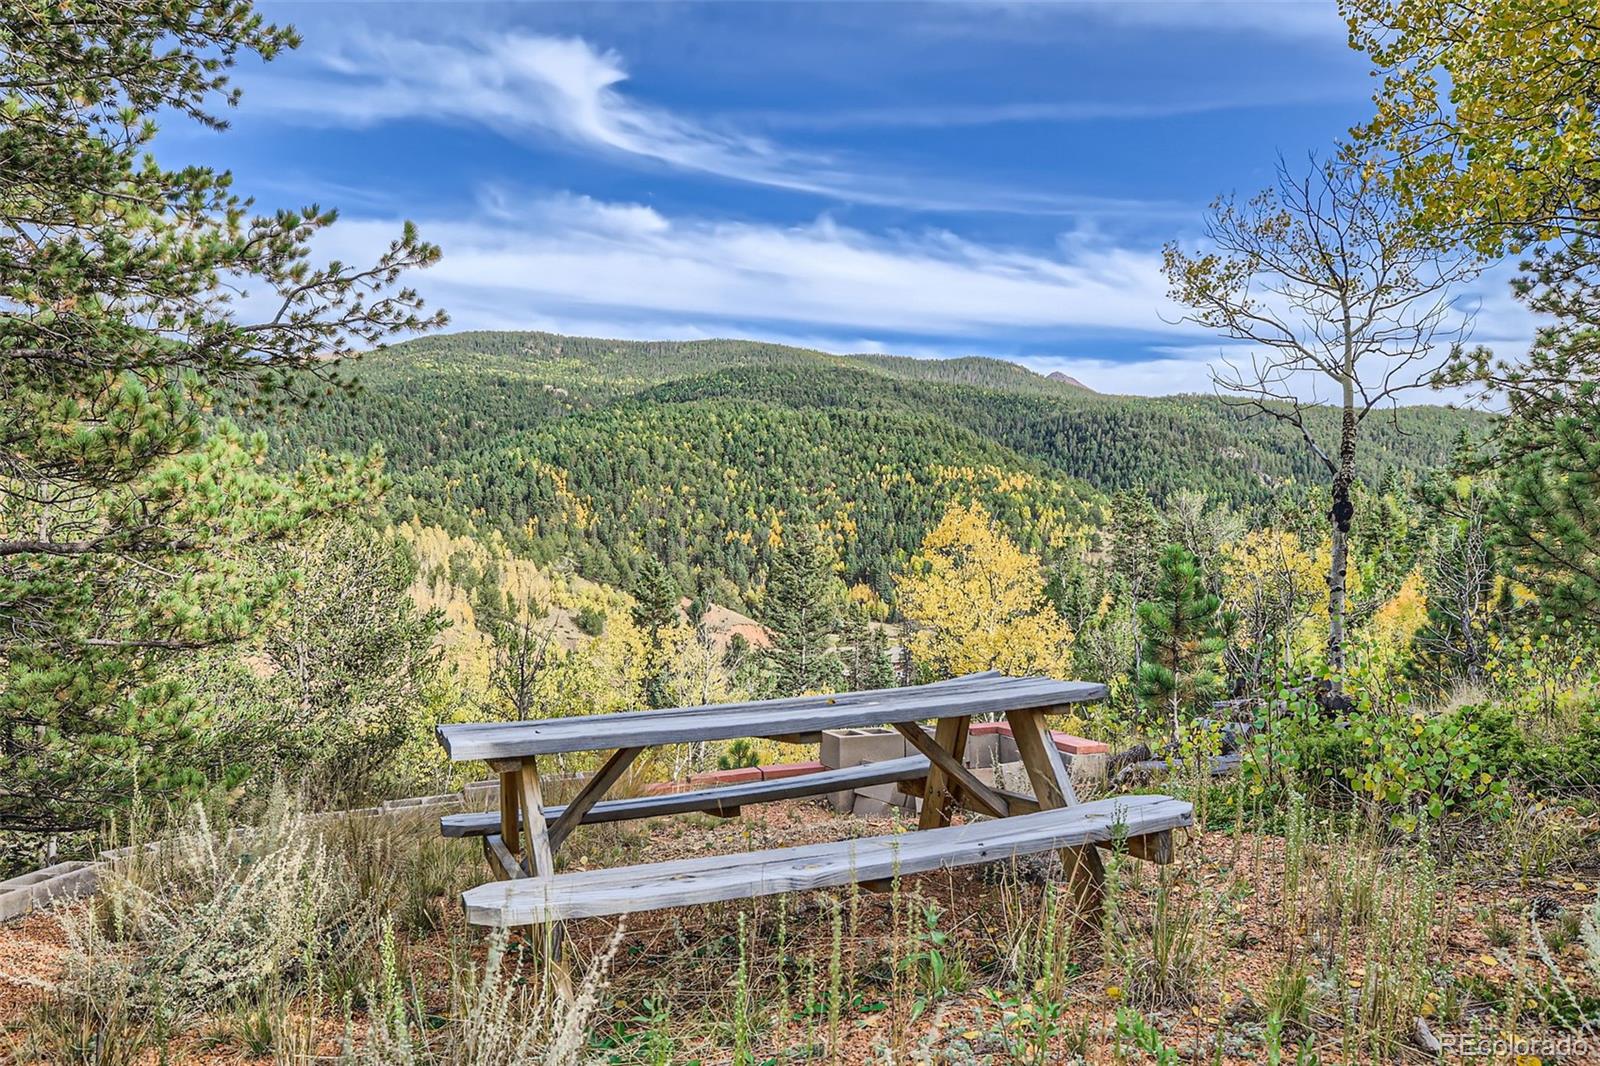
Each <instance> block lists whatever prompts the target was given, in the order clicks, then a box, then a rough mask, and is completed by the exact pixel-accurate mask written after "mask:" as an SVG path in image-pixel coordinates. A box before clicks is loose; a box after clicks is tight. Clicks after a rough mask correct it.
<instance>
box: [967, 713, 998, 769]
mask: <svg viewBox="0 0 1600 1066" xmlns="http://www.w3.org/2000/svg"><path fill="white" fill-rule="evenodd" d="M985 724H993V723H985ZM999 755H1000V734H999V731H998V730H986V731H985V732H982V733H979V732H978V731H977V727H976V726H974V727H973V731H972V733H971V734H969V735H968V737H967V750H966V753H965V754H964V755H963V756H962V759H961V761H962V762H963V763H964V764H966V765H967V766H968V767H979V766H993V765H994V764H995V763H997V762H999V761H1000V759H999Z"/></svg>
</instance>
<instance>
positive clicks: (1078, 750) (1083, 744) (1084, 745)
mask: <svg viewBox="0 0 1600 1066" xmlns="http://www.w3.org/2000/svg"><path fill="white" fill-rule="evenodd" d="M1050 737H1051V739H1052V740H1054V741H1055V742H1056V750H1057V751H1059V752H1062V753H1064V754H1066V755H1109V754H1110V753H1111V745H1109V744H1107V743H1105V742H1104V741H1100V740H1089V739H1087V738H1085V737H1075V736H1073V735H1072V734H1071V733H1058V732H1055V731H1054V730H1052V731H1051V733H1050Z"/></svg>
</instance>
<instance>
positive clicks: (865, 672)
mask: <svg viewBox="0 0 1600 1066" xmlns="http://www.w3.org/2000/svg"><path fill="white" fill-rule="evenodd" d="M839 640H840V646H841V651H842V653H843V655H844V659H845V664H844V666H845V681H846V683H847V684H848V685H849V687H850V688H851V689H852V690H854V691H858V692H859V691H862V690H865V689H876V688H892V687H894V683H895V676H894V662H893V661H892V660H891V659H890V658H889V638H888V637H886V636H885V635H884V632H883V629H882V627H880V626H875V625H873V624H872V619H871V618H869V617H868V616H867V612H866V609H865V608H864V607H862V606H861V605H859V604H852V605H851V606H850V607H849V608H847V609H846V610H845V612H844V619H843V621H842V623H841V626H840V633H839Z"/></svg>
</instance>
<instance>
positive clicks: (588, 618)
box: [577, 604, 606, 637]
mask: <svg viewBox="0 0 1600 1066" xmlns="http://www.w3.org/2000/svg"><path fill="white" fill-rule="evenodd" d="M577 623H578V631H579V632H580V633H584V634H586V635H588V636H591V637H598V636H599V635H600V634H601V633H604V632H605V631H606V612H605V610H604V609H603V608H600V607H595V606H593V605H592V604H584V605H583V606H582V607H579V608H578V615H577Z"/></svg>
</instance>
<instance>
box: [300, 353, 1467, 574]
mask: <svg viewBox="0 0 1600 1066" xmlns="http://www.w3.org/2000/svg"><path fill="white" fill-rule="evenodd" d="M353 373H354V377H355V378H356V380H357V382H358V383H359V386H360V387H359V388H358V389H357V390H356V391H355V392H353V393H351V394H348V395H343V394H341V395H335V396H333V397H330V398H329V399H328V400H327V401H326V402H325V403H324V404H322V405H321V406H320V407H318V408H317V409H315V410H313V411H310V412H301V413H299V414H298V415H297V416H296V417H295V419H294V420H293V421H292V423H276V424H271V425H269V426H268V429H269V431H270V432H271V433H272V434H273V435H275V436H276V438H277V439H276V440H275V441H274V444H275V449H274V450H275V452H277V453H278V454H280V455H281V456H282V457H283V459H284V460H285V461H289V462H293V461H297V460H298V459H299V458H301V457H302V456H304V455H306V454H308V453H310V452H313V451H318V450H330V451H362V450H365V449H366V448H368V447H369V446H371V445H373V444H381V445H382V446H383V447H384V449H385V450H386V452H387V454H388V461H389V469H390V471H391V472H392V473H393V474H394V475H395V477H396V481H397V484H396V488H395V490H394V491H393V492H391V493H390V495H389V500H388V506H389V507H390V508H391V509H392V510H393V511H394V512H395V513H396V517H409V516H412V515H415V516H419V517H422V518H424V519H425V520H428V521H432V522H437V523H440V524H442V525H447V526H448V525H458V524H461V523H463V522H470V523H472V524H474V525H476V526H480V527H489V528H496V529H499V530H501V531H502V532H503V533H504V534H505V535H506V536H508V537H510V538H512V540H513V541H514V542H516V543H517V544H518V546H519V549H520V550H522V551H524V552H526V553H527V554H529V555H530V556H532V557H533V558H535V559H538V560H541V561H550V560H554V559H557V558H561V557H568V558H570V559H571V560H572V561H573V563H574V564H575V565H576V566H577V568H578V570H579V571H580V572H581V573H584V574H585V575H587V576H590V577H594V578H596V579H597V580H603V581H615V582H622V583H627V582H628V581H630V580H631V578H632V576H633V574H634V572H635V570H636V568H637V566H638V564H639V560H640V558H641V557H642V554H641V553H649V554H653V555H657V556H658V557H660V558H663V559H664V560H666V561H667V562H668V564H669V566H671V568H672V569H673V570H674V571H675V572H676V576H677V577H678V578H679V579H680V580H684V581H695V582H698V581H709V582H710V583H712V584H714V585H715V586H716V591H717V593H718V596H719V597H720V598H721V599H722V600H723V602H729V603H735V602H741V601H743V600H744V599H745V598H746V594H747V593H748V591H749V590H750V589H751V588H752V587H754V586H756V585H758V584H759V581H760V574H761V572H762V568H763V563H762V558H763V553H764V551H765V550H766V548H767V546H768V545H769V543H772V542H775V540H776V539H777V538H778V537H781V529H782V527H783V525H784V524H785V523H786V522H788V521H791V520H796V519H798V518H799V517H801V516H808V517H812V518H815V519H816V520H818V521H820V522H823V523H825V524H826V525H827V526H828V527H830V528H831V529H832V530H833V531H834V533H835V540H836V545H837V548H838V550H839V554H840V557H841V560H842V562H843V564H844V567H845V577H846V578H847V579H848V580H850V581H852V582H854V581H863V582H866V583H867V584H869V585H871V586H872V587H873V588H875V589H877V590H878V591H880V592H887V591H888V580H887V576H888V574H889V572H890V571H891V570H893V569H894V568H895V567H896V566H898V565H899V564H900V563H902V562H903V561H904V559H905V558H906V557H907V556H908V555H909V553H910V552H911V550H912V549H913V548H914V547H915V545H916V544H917V543H918V541H919V539H920V538H921V536H922V534H923V533H924V532H925V531H926V529H927V528H928V527H929V525H930V524H931V523H932V522H933V521H934V520H936V518H937V516H938V514H939V513H940V511H941V509H942V507H943V505H944V503H945V502H946V501H947V500H948V499H950V498H951V497H952V496H955V495H973V496H976V497H977V498H978V499H980V500H982V501H983V502H984V503H985V505H986V506H988V507H989V508H990V510H991V511H993V512H994V513H995V514H996V515H997V516H998V517H1000V518H1001V519H1002V520H1003V521H1004V522H1005V523H1006V525H1007V526H1008V527H1009V528H1011V529H1012V530H1014V531H1015V533H1016V534H1017V535H1018V536H1019V537H1020V538H1021V539H1022V541H1023V542H1024V543H1025V544H1027V545H1028V546H1030V547H1033V548H1036V549H1037V548H1043V547H1047V546H1048V545H1049V543H1050V542H1051V541H1052V540H1054V541H1057V542H1064V541H1065V540H1068V539H1071V538H1074V537H1079V536H1086V535H1088V534H1089V532H1090V531H1091V530H1092V529H1093V527H1095V526H1097V525H1099V524H1101V523H1102V521H1103V519H1104V513H1103V509H1104V506H1105V499H1106V494H1108V493H1109V492H1111V491H1113V490H1116V489H1121V488H1137V487H1143V488H1145V489H1146V490H1148V491H1149V492H1150V493H1151V494H1152V495H1154V496H1155V497H1157V498H1162V497H1165V496H1167V495H1168V494H1170V493H1172V492H1174V491H1176V490H1179V489H1185V488H1187V489H1198V490H1202V491H1205V492H1208V493H1210V494H1212V496H1214V497H1215V498H1217V499H1219V500H1223V501H1226V502H1228V503H1230V504H1233V505H1234V506H1237V507H1240V508H1246V509H1249V508H1256V507H1262V506H1265V505H1266V504H1267V503H1268V502H1269V501H1272V500H1274V499H1277V498H1281V496H1282V495H1283V493H1285V492H1289V493H1291V494H1292V493H1294V492H1296V491H1299V490H1298V489H1297V488H1296V486H1297V485H1301V484H1305V483H1309V482H1314V481H1316V480H1317V479H1318V477H1319V474H1320V471H1319V470H1318V469H1317V468H1316V466H1315V465H1314V462H1315V461H1314V460H1313V458H1312V457H1311V456H1310V454H1309V453H1308V452H1307V450H1306V449H1305V447H1304V446H1303V444H1302V443H1301V442H1300V441H1299V439H1298V437H1297V436H1295V434H1294V431H1293V430H1291V429H1289V428H1287V427H1284V426H1281V425H1279V424H1277V423H1276V422H1274V421H1272V420H1270V419H1262V418H1257V419H1255V420H1246V419H1244V418H1243V417H1241V416H1240V415H1239V414H1238V413H1236V412H1234V411H1232V410H1230V409H1229V408H1227V407H1226V406H1225V405H1224V404H1223V403H1222V402H1221V401H1219V400H1217V399H1216V398H1214V397H1209V396H1178V397H1165V398H1159V399H1155V398H1147V397H1121V396H1106V395H1100V394H1098V393H1094V392H1091V391H1089V390H1087V389H1085V388H1083V387H1082V386H1080V385H1078V384H1076V383H1072V382H1067V381H1062V380H1059V379H1052V378H1049V377H1045V376H1041V375H1039V374H1035V373H1033V372H1032V371H1029V370H1027V369H1025V368H1023V367H1020V366H1018V365H1016V364H1014V363H1008V362H1004V361H1001V360H995V359H985V358H964V359H951V360H924V359H910V358H903V357H894V356H837V355H829V354H826V353H822V352H816V351H810V350H806V349H799V348H791V347H785V346H782V345H775V344H764V343H759V342H753V341H729V340H714V341H691V342H630V341H609V340H596V339H591V338H582V337H563V336H557V335H554V334H548V333H486V332H477V333H458V334H452V335H447V336H439V337H430V338H426V339H424V340H419V341H414V342H411V343H409V344H404V345H399V346H396V347H394V348H391V349H388V350H385V351H381V352H377V353H373V354H371V355H368V356H367V357H365V359H364V360H362V361H361V362H359V363H356V364H354V370H353ZM1319 413H1320V412H1319ZM1328 414H1329V415H1330V421H1329V423H1328V425H1329V427H1330V428H1331V425H1332V423H1331V412H1328ZM1484 424H1485V423H1484V420H1483V418H1482V417H1481V416H1474V415H1469V414H1464V413H1461V412H1456V411H1451V410H1447V409H1443V408H1407V409H1403V410H1401V411H1400V412H1398V414H1397V416H1396V417H1395V418H1394V419H1389V418H1384V419H1382V420H1377V419H1375V420H1374V421H1373V422H1371V423H1369V425H1368V426H1367V427H1366V429H1367V433H1368V440H1369V447H1368V448H1367V450H1366V451H1365V452H1364V454H1363V458H1364V462H1363V465H1362V467H1361V470H1360V473H1361V476H1362V477H1364V478H1366V479H1367V480H1369V481H1376V480H1378V479H1379V478H1381V477H1382V476H1383V475H1384V474H1385V473H1388V472H1390V471H1403V470H1418V469H1421V468H1425V467H1428V466H1433V465H1437V464H1438V463H1440V462H1442V461H1443V460H1444V459H1445V458H1446V457H1447V455H1448V453H1449V449H1450V445H1451V443H1452V442H1453V440H1454V439H1455V438H1456V436H1457V435H1458V434H1459V433H1460V432H1461V431H1462V430H1463V429H1468V430H1475V429H1481V428H1482V427H1483V426H1484ZM774 530H777V531H778V532H777V533H776V534H775V533H774Z"/></svg>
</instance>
